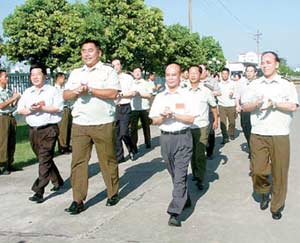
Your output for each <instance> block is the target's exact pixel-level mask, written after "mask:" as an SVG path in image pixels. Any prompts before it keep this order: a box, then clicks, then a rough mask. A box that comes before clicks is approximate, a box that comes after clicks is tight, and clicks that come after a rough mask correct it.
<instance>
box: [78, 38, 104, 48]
mask: <svg viewBox="0 0 300 243" xmlns="http://www.w3.org/2000/svg"><path fill="white" fill-rule="evenodd" d="M87 43H94V45H95V46H96V47H97V49H99V50H101V47H100V42H99V41H97V40H93V39H86V40H84V41H83V42H81V45H80V47H81V48H82V47H83V45H84V44H87Z"/></svg>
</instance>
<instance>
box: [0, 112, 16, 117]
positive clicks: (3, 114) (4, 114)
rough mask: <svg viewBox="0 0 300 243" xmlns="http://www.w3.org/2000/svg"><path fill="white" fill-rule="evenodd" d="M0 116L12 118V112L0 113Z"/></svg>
mask: <svg viewBox="0 0 300 243" xmlns="http://www.w3.org/2000/svg"><path fill="white" fill-rule="evenodd" d="M0 116H13V114H12V112H8V113H0Z"/></svg>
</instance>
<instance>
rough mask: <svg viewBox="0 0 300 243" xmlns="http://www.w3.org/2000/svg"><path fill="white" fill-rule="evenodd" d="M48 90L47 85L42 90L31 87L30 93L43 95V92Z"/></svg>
mask: <svg viewBox="0 0 300 243" xmlns="http://www.w3.org/2000/svg"><path fill="white" fill-rule="evenodd" d="M46 88H47V85H46V84H44V85H43V87H42V88H40V89H38V88H36V87H35V86H32V87H30V92H31V93H35V92H36V93H41V92H43V91H44V90H45V89H46Z"/></svg>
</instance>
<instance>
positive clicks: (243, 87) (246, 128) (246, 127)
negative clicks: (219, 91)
mask: <svg viewBox="0 0 300 243" xmlns="http://www.w3.org/2000/svg"><path fill="white" fill-rule="evenodd" d="M256 74H257V69H256V67H255V65H253V64H249V65H247V67H246V79H241V81H240V85H239V89H238V92H237V93H236V95H235V99H236V112H238V113H240V117H241V126H242V130H243V133H244V136H245V138H246V141H247V146H248V150H249V154H248V158H249V159H250V155H251V151H250V134H251V120H250V116H251V112H245V111H243V110H242V106H241V97H242V96H243V95H245V93H246V92H247V90H248V87H249V85H250V83H251V82H252V81H253V80H254V79H256Z"/></svg>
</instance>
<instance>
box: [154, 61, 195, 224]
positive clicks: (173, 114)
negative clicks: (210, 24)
mask: <svg viewBox="0 0 300 243" xmlns="http://www.w3.org/2000/svg"><path fill="white" fill-rule="evenodd" d="M165 77H166V89H165V91H163V92H161V93H159V94H158V95H157V96H156V97H155V99H154V102H153V105H152V107H151V110H150V117H151V118H152V120H153V124H154V125H159V129H160V130H161V137H160V145H161V154H162V158H163V160H164V161H165V163H166V166H167V169H168V172H169V174H170V176H171V178H172V182H173V193H172V197H173V198H172V201H171V202H170V204H169V207H168V210H167V212H168V214H169V215H170V218H169V221H168V224H169V225H170V226H177V227H178V226H181V220H180V218H179V216H180V214H181V213H182V211H183V209H184V208H185V207H188V206H191V201H190V198H189V195H188V188H187V172H188V166H189V163H190V162H191V157H192V152H193V141H192V135H191V131H190V129H189V128H190V126H191V124H192V123H193V122H194V116H193V115H192V100H191V99H190V96H189V95H188V93H187V91H186V90H183V89H181V88H180V66H179V65H178V64H170V65H168V66H167V68H166V75H165Z"/></svg>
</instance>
